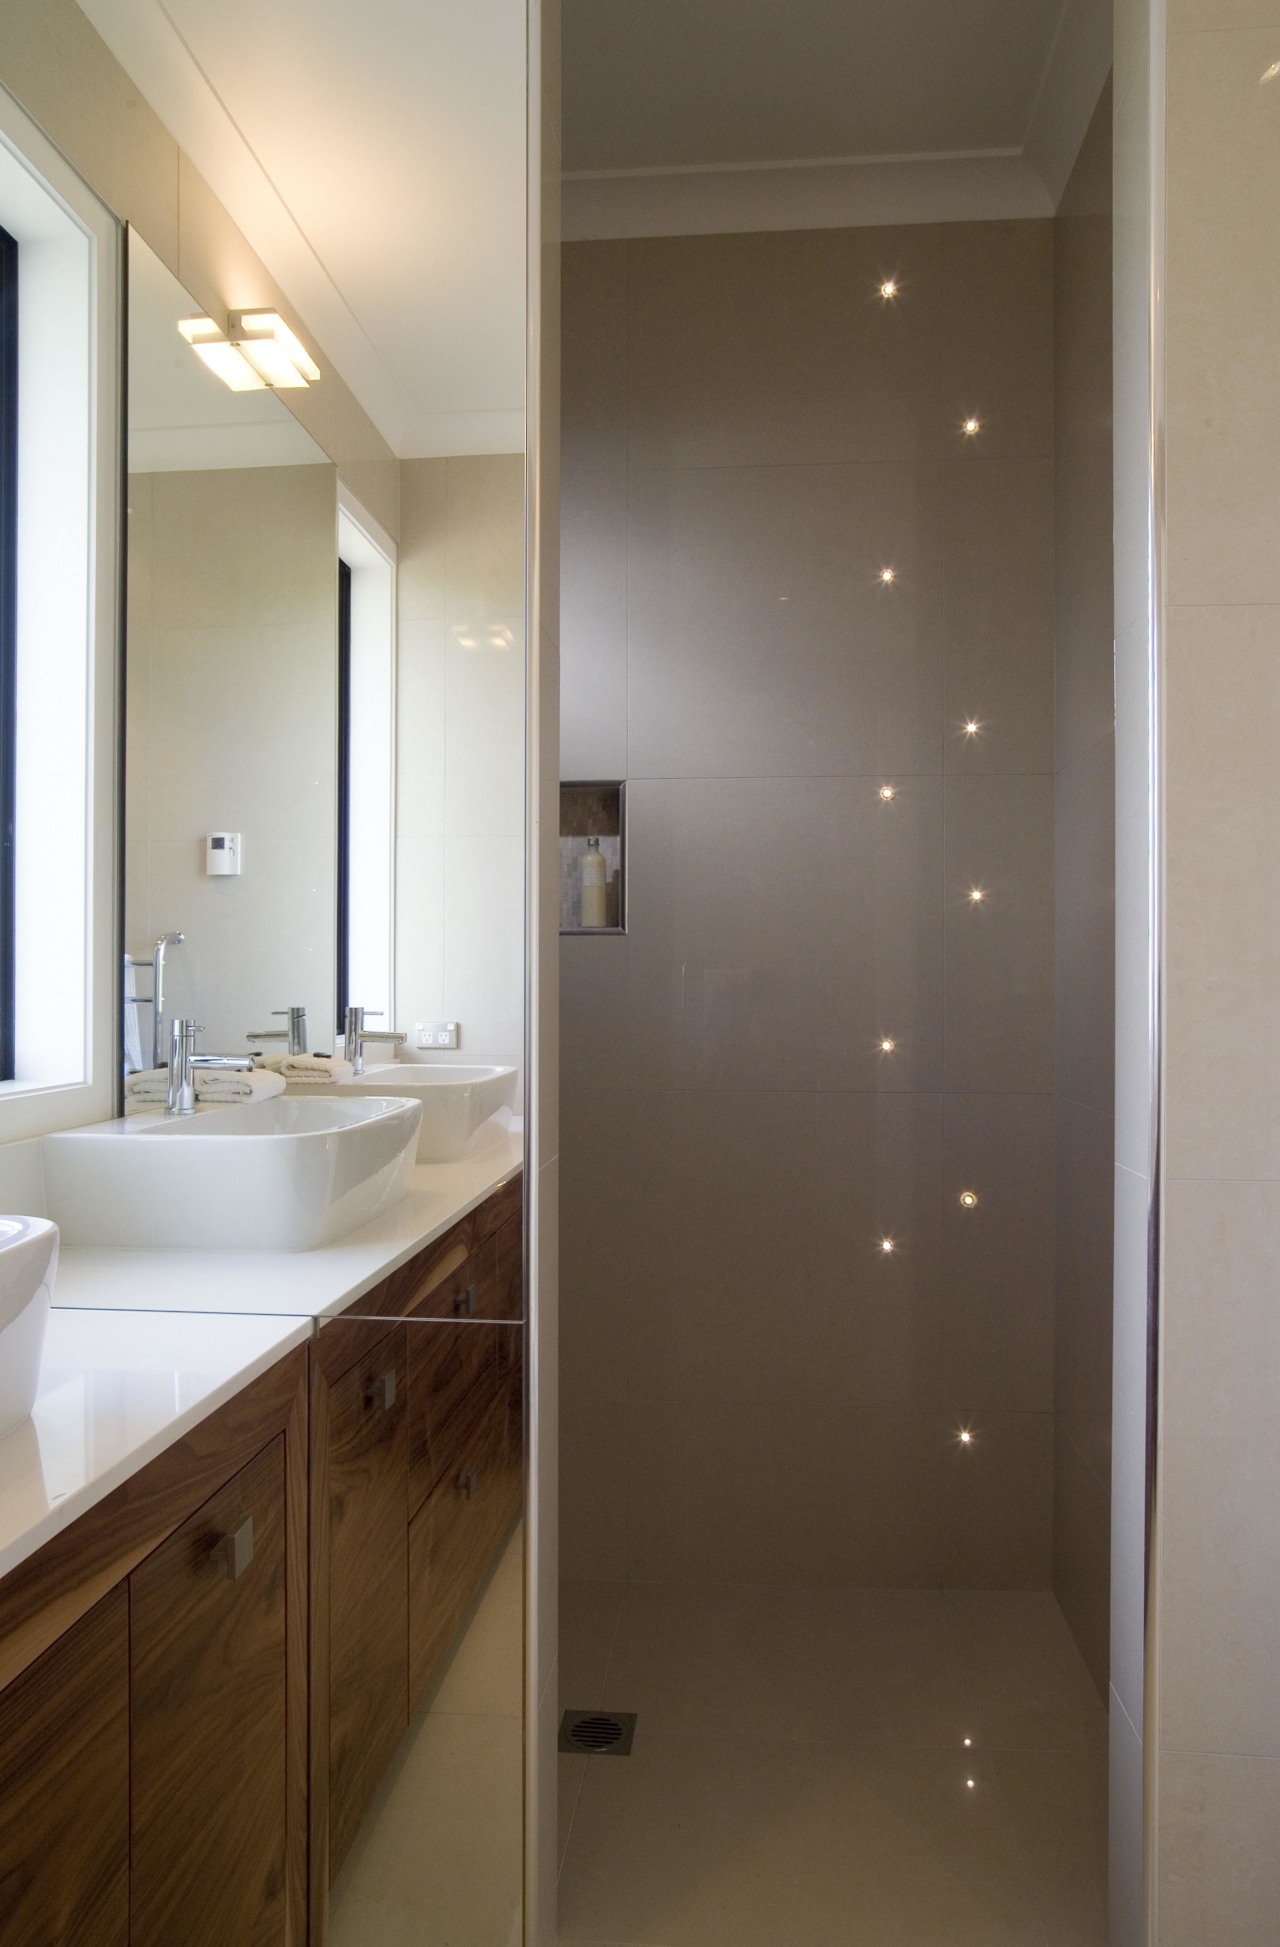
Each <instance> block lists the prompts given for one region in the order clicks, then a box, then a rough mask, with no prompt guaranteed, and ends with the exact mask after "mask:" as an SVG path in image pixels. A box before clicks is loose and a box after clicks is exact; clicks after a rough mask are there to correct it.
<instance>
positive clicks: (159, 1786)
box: [129, 1436, 289, 1947]
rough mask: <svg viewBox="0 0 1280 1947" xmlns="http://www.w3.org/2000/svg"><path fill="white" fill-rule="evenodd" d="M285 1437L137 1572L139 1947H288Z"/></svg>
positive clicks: (135, 1872) (134, 1764)
mask: <svg viewBox="0 0 1280 1947" xmlns="http://www.w3.org/2000/svg"><path fill="white" fill-rule="evenodd" d="M285 1556H286V1549H285V1453H284V1439H283V1436H281V1437H278V1438H276V1439H275V1440H273V1441H271V1443H270V1444H269V1445H268V1446H266V1447H264V1448H263V1450H262V1452H261V1453H260V1454H259V1455H258V1456H257V1457H256V1459H254V1460H251V1461H250V1462H249V1464H248V1466H247V1467H244V1468H242V1469H241V1471H240V1472H239V1473H238V1474H236V1475H235V1476H234V1478H233V1479H232V1480H230V1481H228V1483H227V1485H226V1486H225V1487H223V1488H222V1489H221V1490H220V1491H219V1492H218V1493H217V1494H215V1495H214V1496H213V1498H212V1499H211V1500H209V1501H206V1502H205V1504H204V1506H203V1507H201V1508H199V1509H198V1510H197V1511H196V1513H195V1514H193V1515H192V1516H191V1518H190V1519H189V1520H188V1521H186V1522H184V1523H183V1525H182V1527H180V1528H178V1529H177V1530H176V1531H175V1532H174V1533H173V1534H172V1535H171V1536H170V1537H169V1539H168V1540H167V1541H166V1542H164V1543H163V1544H162V1546H161V1547H159V1548H157V1549H156V1550H155V1552H154V1553H153V1554H151V1555H149V1556H148V1557H147V1559H146V1561H144V1562H142V1563H141V1564H140V1565H139V1567H138V1568H136V1569H135V1570H134V1572H133V1574H132V1575H131V1576H130V1578H129V1602H130V1624H131V1650H130V1661H131V1671H132V1702H131V1718H132V1750H131V1781H130V1794H129V1796H130V1810H131V1818H132V1849H133V1861H132V1907H133V1926H132V1934H131V1947H283V1944H284V1942H285V1940H286V1928H287V1926H288V1925H289V1916H288V1896H287V1892H286V1871H285V1861H286V1851H285V1839H286V1796H285V1787H286V1772H287V1744H286V1692H285V1609H286V1602H285V1567H286V1562H285Z"/></svg>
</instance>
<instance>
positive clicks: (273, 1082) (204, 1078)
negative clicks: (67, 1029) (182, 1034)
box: [124, 1068, 284, 1115]
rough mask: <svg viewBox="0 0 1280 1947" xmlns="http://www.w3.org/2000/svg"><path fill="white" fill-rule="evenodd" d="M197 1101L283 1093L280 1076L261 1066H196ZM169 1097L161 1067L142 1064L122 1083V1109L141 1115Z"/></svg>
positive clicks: (249, 1098)
mask: <svg viewBox="0 0 1280 1947" xmlns="http://www.w3.org/2000/svg"><path fill="white" fill-rule="evenodd" d="M194 1079H195V1085H196V1100H197V1102H260V1101H265V1100H266V1099H267V1097H268V1096H272V1095H283V1094H284V1080H283V1078H282V1077H281V1076H279V1075H272V1074H270V1073H268V1072H267V1071H266V1070H264V1069H261V1068H253V1069H242V1068H197V1069H196V1071H195V1077H194ZM168 1099H169V1074H168V1070H167V1069H164V1068H144V1069H143V1070H142V1071H141V1072H140V1073H139V1074H137V1075H130V1076H129V1077H128V1079H127V1080H126V1082H125V1085H124V1112H125V1114H126V1115H143V1114H145V1113H147V1112H148V1111H154V1110H156V1109H162V1108H163V1107H164V1105H165V1103H166V1102H167V1101H168Z"/></svg>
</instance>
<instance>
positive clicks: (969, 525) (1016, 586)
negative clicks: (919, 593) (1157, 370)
mask: <svg viewBox="0 0 1280 1947" xmlns="http://www.w3.org/2000/svg"><path fill="white" fill-rule="evenodd" d="M944 491H945V504H946V514H945V537H946V538H945V563H946V630H945V644H946V659H945V672H946V674H945V686H944V698H943V716H944V722H945V730H946V734H945V740H944V746H943V748H944V752H945V763H946V767H947V769H948V770H949V771H954V772H955V773H956V774H957V775H959V776H972V775H981V774H985V773H987V772H1003V771H1048V770H1052V768H1053V647H1054V642H1053V588H1054V576H1053V461H1052V460H1051V459H1047V458H1046V459H1034V460H1028V459H1009V458H1004V459H994V458H992V459H982V460H977V459H973V460H968V461H960V460H957V461H956V462H955V463H954V464H952V465H950V466H948V467H947V469H946V474H945V489H944ZM969 723H976V724H977V725H978V729H977V731H976V732H974V733H973V734H969V733H968V732H967V731H966V729H965V726H966V724H969Z"/></svg>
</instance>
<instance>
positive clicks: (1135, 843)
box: [1115, 552, 1155, 1176]
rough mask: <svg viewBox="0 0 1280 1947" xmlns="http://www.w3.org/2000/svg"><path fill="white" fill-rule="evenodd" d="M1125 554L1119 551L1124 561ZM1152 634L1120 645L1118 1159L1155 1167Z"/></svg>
mask: <svg viewBox="0 0 1280 1947" xmlns="http://www.w3.org/2000/svg"><path fill="white" fill-rule="evenodd" d="M1118 560H1119V554H1118V552H1117V561H1118ZM1149 695H1150V691H1149V668H1148V632H1147V624H1146V619H1145V617H1144V618H1140V619H1139V620H1138V621H1135V622H1134V623H1133V624H1132V626H1131V627H1130V628H1128V629H1126V630H1125V632H1124V634H1123V635H1122V636H1121V637H1120V638H1119V640H1118V641H1117V643H1116V759H1115V762H1116V1077H1115V1086H1116V1161H1117V1163H1120V1164H1122V1165H1123V1166H1124V1167H1125V1168H1126V1169H1128V1170H1132V1171H1134V1172H1136V1173H1137V1174H1138V1175H1140V1176H1145V1175H1146V1173H1147V1171H1148V1169H1149V1168H1150V1167H1151V1162H1152V1159H1151V1134H1152V1125H1151V1117H1152V1099H1153V1092H1154V1086H1155V1083H1154V1077H1153V1075H1152V1070H1151V1050H1152V1047H1153V1045H1154V1033H1155V1024H1154V1022H1153V1021H1152V1018H1151V992H1152V982H1151V952H1152V948H1151V921H1150V910H1151V908H1150V886H1149V882H1148V863H1149V860H1150V858H1151V846H1152V838H1151V796H1150V788H1151V744H1150V734H1149V724H1148V703H1149Z"/></svg>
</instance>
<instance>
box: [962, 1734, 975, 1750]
mask: <svg viewBox="0 0 1280 1947" xmlns="http://www.w3.org/2000/svg"><path fill="white" fill-rule="evenodd" d="M972 1744H973V1739H972V1738H971V1737H967V1738H966V1739H965V1741H964V1748H965V1750H966V1751H968V1750H969V1749H970V1748H971V1746H972Z"/></svg>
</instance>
